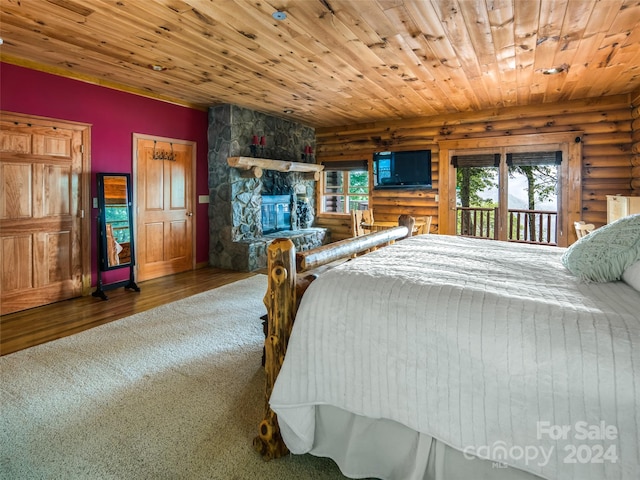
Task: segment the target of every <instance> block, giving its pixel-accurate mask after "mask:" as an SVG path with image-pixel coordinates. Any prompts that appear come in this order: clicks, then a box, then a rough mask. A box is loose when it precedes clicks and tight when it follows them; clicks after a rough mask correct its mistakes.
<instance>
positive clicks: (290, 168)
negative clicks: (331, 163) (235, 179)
mask: <svg viewBox="0 0 640 480" xmlns="http://www.w3.org/2000/svg"><path fill="white" fill-rule="evenodd" d="M227 164H228V165H229V166H230V167H233V168H237V169H238V170H249V169H251V168H252V167H260V168H261V169H263V170H276V171H278V172H312V173H314V172H321V171H322V170H323V169H324V165H318V164H316V163H304V162H287V161H285V160H271V159H269V158H254V157H228V158H227Z"/></svg>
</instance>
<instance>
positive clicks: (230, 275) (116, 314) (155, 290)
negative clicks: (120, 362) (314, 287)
mask: <svg viewBox="0 0 640 480" xmlns="http://www.w3.org/2000/svg"><path fill="white" fill-rule="evenodd" d="M253 275H255V273H247V272H234V271H229V270H221V269H218V268H211V267H206V268H199V269H197V270H191V271H189V272H184V273H179V274H176V275H171V276H167V277H161V278H156V279H153V280H148V281H146V282H139V283H138V286H139V287H140V290H141V291H140V292H133V291H130V290H124V288H118V289H114V290H108V291H106V294H107V296H108V297H109V299H108V300H106V301H105V300H101V299H99V298H96V297H93V296H87V297H80V298H74V299H71V300H65V301H63V302H57V303H53V304H51V305H46V306H42V307H37V308H31V309H29V310H24V311H22V312H16V313H12V314H9V315H4V316H1V317H0V355H7V354H9V353H13V352H17V351H18V350H22V349H24V348H28V347H32V346H34V345H39V344H41V343H45V342H49V341H51V340H55V339H57V338H62V337H66V336H68V335H73V334H74V333H78V332H81V331H83V330H87V329H89V328H92V327H97V326H98V325H102V324H105V323H109V322H113V321H114V320H118V319H120V318H124V317H127V316H129V315H133V314H134V313H139V312H143V311H145V310H149V309H150V308H153V307H157V306H159V305H163V304H166V303H170V302H173V301H176V300H180V299H181V298H185V297H188V296H190V295H195V294H196V293H200V292H204V291H206V290H210V289H212V288H216V287H220V286H222V285H225V284H227V283H231V282H235V281H236V280H241V279H243V278H248V277H251V276H253Z"/></svg>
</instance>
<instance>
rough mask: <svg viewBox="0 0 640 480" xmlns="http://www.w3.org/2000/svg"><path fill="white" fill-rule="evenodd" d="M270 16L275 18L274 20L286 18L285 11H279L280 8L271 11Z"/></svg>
mask: <svg viewBox="0 0 640 480" xmlns="http://www.w3.org/2000/svg"><path fill="white" fill-rule="evenodd" d="M271 16H272V17H273V18H275V19H276V20H285V19H286V18H287V14H286V13H285V12H282V11H280V10H276V11H275V12H273V13H272V14H271Z"/></svg>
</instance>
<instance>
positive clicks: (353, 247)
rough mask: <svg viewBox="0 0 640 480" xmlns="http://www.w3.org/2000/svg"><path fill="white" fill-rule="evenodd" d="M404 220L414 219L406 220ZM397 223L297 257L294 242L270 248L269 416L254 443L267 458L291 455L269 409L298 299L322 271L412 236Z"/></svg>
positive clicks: (267, 303)
mask: <svg viewBox="0 0 640 480" xmlns="http://www.w3.org/2000/svg"><path fill="white" fill-rule="evenodd" d="M406 220H408V221H409V222H410V221H411V220H414V219H413V217H408V218H407V219H406ZM399 222H400V225H401V226H398V227H394V228H391V229H389V230H383V231H379V232H375V233H370V234H368V235H363V236H360V237H354V238H348V239H345V240H341V241H338V242H334V243H330V244H327V245H324V246H322V247H318V248H315V249H312V250H308V251H306V252H298V253H296V251H295V246H294V244H293V242H292V241H291V240H290V239H287V238H277V239H275V240H274V241H273V242H272V243H271V244H270V245H269V247H268V249H267V276H268V286H267V293H266V294H265V296H264V304H265V306H266V307H267V332H266V338H265V366H264V368H265V373H266V382H265V416H264V419H263V420H262V422H260V425H259V434H258V436H257V437H255V438H254V440H253V446H254V448H255V449H256V450H257V451H258V452H260V454H261V455H262V457H263V458H264V459H265V460H271V459H273V458H279V457H282V456H283V455H286V454H287V453H288V452H289V450H288V449H287V447H286V445H285V444H284V441H283V440H282V436H281V435H280V427H279V425H278V418H277V416H276V414H275V413H274V412H273V411H272V410H271V408H270V407H269V397H270V396H271V391H272V390H273V386H274V384H275V381H276V377H277V376H278V373H279V372H280V368H281V367H282V362H283V361H284V356H285V354H286V351H287V343H288V341H289V335H290V334H291V328H292V327H293V321H294V319H295V316H296V312H297V310H298V305H299V303H300V298H302V295H303V294H304V292H305V290H306V289H307V287H308V286H309V285H310V284H311V282H312V281H313V280H315V279H316V278H317V277H318V274H319V273H320V267H323V268H324V269H326V268H330V265H329V264H332V263H336V262H338V261H340V260H342V261H344V260H345V259H348V258H351V257H353V256H354V255H357V254H360V253H363V252H367V251H370V250H374V249H376V248H378V247H382V246H385V245H389V244H391V243H393V242H395V241H396V240H400V239H402V238H405V237H407V236H410V232H411V229H410V228H407V226H405V225H406V223H405V219H404V218H401V219H399Z"/></svg>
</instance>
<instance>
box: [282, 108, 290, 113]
mask: <svg viewBox="0 0 640 480" xmlns="http://www.w3.org/2000/svg"><path fill="white" fill-rule="evenodd" d="M282 113H287V114H290V113H293V110H291V109H290V108H287V109H286V110H283V111H282Z"/></svg>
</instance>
